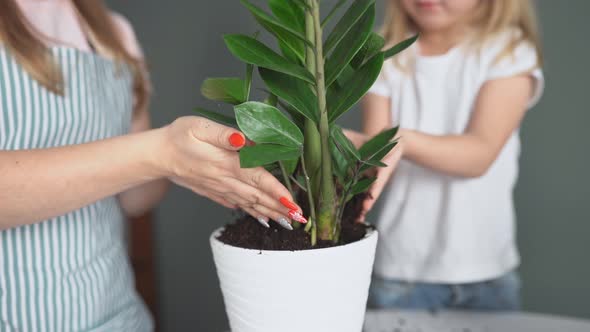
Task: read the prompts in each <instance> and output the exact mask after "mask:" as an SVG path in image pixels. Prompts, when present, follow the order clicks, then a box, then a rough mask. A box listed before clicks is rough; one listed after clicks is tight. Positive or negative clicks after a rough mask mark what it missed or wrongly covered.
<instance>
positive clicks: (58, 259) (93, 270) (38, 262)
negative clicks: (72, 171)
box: [0, 46, 153, 332]
mask: <svg viewBox="0 0 590 332" xmlns="http://www.w3.org/2000/svg"><path fill="white" fill-rule="evenodd" d="M51 50H52V53H53V55H54V56H55V58H56V60H57V63H58V64H59V66H60V68H61V69H62V71H63V75H64V79H65V96H64V97H62V96H59V95H55V94H53V93H52V92H50V91H48V90H46V89H45V88H43V87H42V86H41V85H39V84H38V83H37V82H36V81H34V80H33V79H32V78H31V77H30V76H29V75H28V74H27V72H26V71H25V70H24V69H23V68H22V67H21V66H20V65H19V64H18V63H17V62H16V61H15V60H14V58H13V57H11V55H10V54H9V52H8V51H7V50H6V49H4V48H3V47H2V46H0V150H24V149H27V150H28V149H43V148H51V147H58V146H64V145H72V144H81V143H86V142H92V141H96V140H102V139H106V138H109V137H113V136H118V135H124V134H126V133H127V132H128V131H129V128H130V124H131V114H132V108H133V98H132V97H133V93H132V86H133V84H132V83H133V77H132V74H131V71H130V70H129V68H127V67H126V66H125V65H119V64H117V63H115V62H114V61H112V60H109V59H107V58H104V57H101V56H99V55H96V54H93V53H87V52H83V51H80V50H77V49H74V48H68V47H53V48H52V49H51ZM1 176H2V175H1V174H0V177H1ZM124 221H125V218H124V215H123V213H122V211H121V208H120V206H119V203H118V201H117V198H116V197H109V198H106V199H103V200H101V201H98V202H96V203H94V204H91V205H88V206H85V207H83V208H81V209H79V210H77V211H73V212H71V213H68V214H66V215H63V216H61V217H57V218H53V219H50V220H45V221H43V222H40V223H37V224H34V225H29V226H23V227H18V228H14V229H9V230H5V231H0V331H2V332H3V331H22V332H25V331H55V332H68V331H109V332H113V331H151V330H152V329H153V327H152V320H151V317H150V315H149V313H148V311H147V310H146V307H145V305H144V304H143V302H142V301H141V299H140V298H139V296H138V295H137V293H136V292H135V288H134V281H133V272H132V270H131V268H130V262H129V257H128V254H127V248H126V245H125V239H124V237H125V234H124V233H125V228H124Z"/></svg>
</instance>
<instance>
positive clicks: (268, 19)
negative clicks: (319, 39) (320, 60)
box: [240, 0, 313, 47]
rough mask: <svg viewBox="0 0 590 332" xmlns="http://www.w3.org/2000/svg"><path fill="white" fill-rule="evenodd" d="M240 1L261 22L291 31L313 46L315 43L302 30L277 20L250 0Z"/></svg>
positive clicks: (286, 31)
mask: <svg viewBox="0 0 590 332" xmlns="http://www.w3.org/2000/svg"><path fill="white" fill-rule="evenodd" d="M240 2H241V3H242V4H243V5H244V6H246V8H248V10H249V11H250V12H251V13H252V15H254V17H255V18H256V20H257V21H258V22H259V23H262V22H264V23H265V24H268V25H269V26H272V27H273V28H278V29H279V31H281V32H285V33H289V34H291V35H292V36H294V37H296V38H298V39H299V40H300V41H302V42H304V43H306V44H308V45H309V46H312V47H313V44H312V43H311V42H310V41H309V40H307V38H305V35H304V34H303V33H302V32H300V31H297V30H296V29H293V28H291V27H290V26H288V25H286V24H284V23H283V22H281V21H279V20H277V19H276V18H275V17H273V16H271V15H269V14H268V13H266V12H265V11H264V10H262V9H261V8H260V7H258V6H256V5H253V4H252V3H251V2H250V1H248V0H240ZM270 32H271V33H272V31H270ZM277 37H279V36H277Z"/></svg>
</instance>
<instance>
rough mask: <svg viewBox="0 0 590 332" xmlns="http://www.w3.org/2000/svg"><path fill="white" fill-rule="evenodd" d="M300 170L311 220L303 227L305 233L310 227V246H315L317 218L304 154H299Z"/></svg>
mask: <svg viewBox="0 0 590 332" xmlns="http://www.w3.org/2000/svg"><path fill="white" fill-rule="evenodd" d="M301 168H302V169H303V176H304V177H305V185H306V186H307V199H308V200H309V211H310V212H309V213H310V214H311V220H310V221H309V224H308V225H307V226H306V227H305V231H309V228H310V227H311V232H312V233H311V245H312V246H315V245H316V243H317V237H316V234H317V233H316V232H317V231H316V230H317V226H316V222H317V218H316V212H315V202H314V199H313V193H312V192H311V183H310V181H309V174H308V173H307V167H305V153H303V154H301Z"/></svg>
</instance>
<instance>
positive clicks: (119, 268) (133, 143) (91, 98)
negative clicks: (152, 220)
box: [0, 0, 292, 332]
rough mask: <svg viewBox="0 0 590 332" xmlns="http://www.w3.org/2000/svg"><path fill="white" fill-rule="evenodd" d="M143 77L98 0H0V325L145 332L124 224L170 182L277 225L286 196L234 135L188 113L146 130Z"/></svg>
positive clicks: (131, 43)
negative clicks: (248, 165)
mask: <svg viewBox="0 0 590 332" xmlns="http://www.w3.org/2000/svg"><path fill="white" fill-rule="evenodd" d="M149 86H150V85H149V82H148V79H147V74H146V72H145V67H144V63H143V60H142V55H141V51H140V47H139V46H138V45H137V41H136V39H135V37H134V34H133V31H132V29H131V27H130V26H129V24H128V23H127V22H126V21H125V20H124V19H123V18H122V17H120V16H118V15H116V14H113V13H110V12H109V11H108V10H107V9H106V8H105V7H104V5H103V4H102V2H101V1H97V0H93V1H84V0H52V1H38V0H0V330H1V331H59V332H61V331H147V330H151V329H152V322H151V319H150V317H149V314H148V312H147V310H146V309H145V307H144V305H143V303H142V302H141V300H140V299H139V297H138V296H137V294H136V293H135V291H134V286H133V281H132V272H131V270H130V266H129V260H128V257H127V253H126V250H125V245H124V241H123V228H124V226H123V221H124V219H125V217H126V216H135V215H140V214H142V213H144V212H145V211H147V210H149V209H150V208H152V207H153V206H154V205H155V204H156V203H157V202H158V201H159V200H160V199H161V198H162V196H163V194H164V192H165V190H166V186H167V182H168V180H171V181H173V182H174V183H176V184H179V185H181V186H184V187H186V188H189V189H191V190H193V191H194V192H196V193H198V194H201V195H204V196H206V197H209V198H210V199H212V200H214V201H216V202H218V203H220V204H222V205H224V206H226V207H231V208H236V207H241V208H243V209H245V210H247V211H248V212H249V213H252V214H254V215H255V217H259V216H268V217H271V218H273V219H274V220H281V221H284V220H285V219H284V218H285V217H284V216H286V215H288V212H289V209H288V208H285V207H283V206H282V205H281V204H280V203H279V201H278V199H279V198H281V197H286V198H288V199H290V200H292V197H291V196H290V194H289V192H288V191H287V190H286V189H285V188H284V187H283V186H282V185H281V184H280V183H279V182H278V181H277V180H276V179H275V178H274V177H273V176H271V175H270V174H268V173H267V172H265V171H264V170H263V169H240V168H239V162H238V156H237V153H236V152H235V151H236V150H238V149H239V148H240V147H242V146H243V145H244V144H245V138H244V136H243V135H242V134H241V133H239V132H237V131H236V130H234V129H231V128H227V127H223V126H220V125H217V124H215V123H212V122H209V121H207V120H205V119H202V118H197V117H185V118H180V119H178V120H176V121H175V122H174V123H172V124H170V125H168V126H166V127H164V128H160V129H155V130H150V120H149V114H148V112H147V104H148V97H149V92H150V89H149ZM262 221H265V220H262ZM262 221H261V222H262ZM266 221H268V220H266Z"/></svg>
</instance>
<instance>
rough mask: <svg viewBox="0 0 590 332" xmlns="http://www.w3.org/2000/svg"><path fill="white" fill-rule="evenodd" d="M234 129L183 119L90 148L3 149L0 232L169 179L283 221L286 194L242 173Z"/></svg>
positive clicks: (271, 181)
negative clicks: (232, 136)
mask: <svg viewBox="0 0 590 332" xmlns="http://www.w3.org/2000/svg"><path fill="white" fill-rule="evenodd" d="M236 133H237V131H236V130H235V129H232V128H228V127H225V126H222V125H219V124H217V123H214V122H212V121H209V120H206V119H203V118H199V117H183V118H179V119H178V120H176V121H174V122H173V123H172V124H170V125H168V126H166V127H163V128H160V129H155V130H149V131H146V132H142V133H137V134H131V135H126V136H120V137H115V138H111V139H107V140H102V141H97V142H93V143H88V144H81V145H74V146H67V147H60V148H52V149H39V150H23V151H0V229H7V228H11V227H16V226H21V225H26V224H32V223H35V222H38V221H41V220H45V219H48V218H51V217H55V216H59V215H63V214H65V213H67V212H70V211H73V210H76V209H79V208H81V207H83V206H85V205H88V204H91V203H93V202H95V201H97V200H100V199H103V198H105V197H108V196H112V195H116V194H118V193H121V192H123V191H126V190H129V189H131V188H134V187H137V186H141V185H145V184H146V183H149V182H152V181H155V180H158V179H162V178H168V179H171V180H172V181H174V182H175V183H177V184H179V185H181V186H183V187H186V188H188V189H190V190H192V191H194V192H195V193H197V194H200V195H202V196H206V197H208V198H209V199H211V200H213V201H215V202H217V203H219V204H222V205H224V206H226V207H232V208H236V207H241V208H244V209H246V210H247V211H252V212H256V213H257V214H259V215H255V216H254V217H259V216H265V217H269V218H272V219H274V220H278V219H279V218H282V217H283V218H284V217H285V216H287V215H288V213H289V209H288V208H285V207H284V206H283V205H281V203H280V202H279V198H281V197H286V198H287V199H289V200H291V201H292V200H293V197H292V196H291V194H290V193H289V191H288V190H287V189H286V188H285V187H284V186H283V185H282V184H281V183H280V182H279V181H278V180H277V179H276V178H275V177H274V176H272V175H271V174H270V173H268V172H266V171H265V170H264V168H260V167H259V168H253V169H241V168H240V163H239V156H238V153H237V152H236V150H237V149H239V148H238V147H232V145H231V144H230V142H229V138H230V136H231V135H235V134H236Z"/></svg>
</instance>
